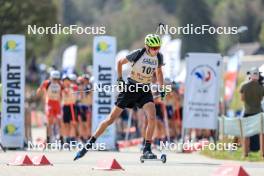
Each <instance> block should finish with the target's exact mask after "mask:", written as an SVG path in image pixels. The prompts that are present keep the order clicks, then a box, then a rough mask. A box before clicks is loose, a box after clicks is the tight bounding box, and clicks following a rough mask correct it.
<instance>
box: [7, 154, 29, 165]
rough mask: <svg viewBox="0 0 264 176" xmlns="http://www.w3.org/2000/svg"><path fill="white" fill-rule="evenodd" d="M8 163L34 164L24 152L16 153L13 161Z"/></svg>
mask: <svg viewBox="0 0 264 176" xmlns="http://www.w3.org/2000/svg"><path fill="white" fill-rule="evenodd" d="M7 165H12V166H32V165H33V163H32V161H31V160H30V158H29V157H28V155H26V154H23V155H16V157H15V158H14V160H13V161H11V162H10V163H8V164H7Z"/></svg>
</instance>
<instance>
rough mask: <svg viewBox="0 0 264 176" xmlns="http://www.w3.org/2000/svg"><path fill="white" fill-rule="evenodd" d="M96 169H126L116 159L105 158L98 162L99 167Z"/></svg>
mask: <svg viewBox="0 0 264 176" xmlns="http://www.w3.org/2000/svg"><path fill="white" fill-rule="evenodd" d="M94 169H98V170H124V169H123V168H122V167H121V165H120V164H119V163H118V162H117V161H116V159H114V158H113V159H104V160H100V161H98V163H97V167H95V168H94Z"/></svg>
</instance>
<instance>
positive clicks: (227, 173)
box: [212, 164, 249, 176]
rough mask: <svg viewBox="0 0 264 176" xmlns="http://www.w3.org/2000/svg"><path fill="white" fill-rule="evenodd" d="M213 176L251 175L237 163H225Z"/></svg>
mask: <svg viewBox="0 0 264 176" xmlns="http://www.w3.org/2000/svg"><path fill="white" fill-rule="evenodd" d="M212 176H249V174H248V173H247V172H246V171H245V170H244V168H243V167H242V166H240V165H237V164H223V165H221V166H220V168H218V169H217V170H216V171H215V172H214V173H213V175H212Z"/></svg>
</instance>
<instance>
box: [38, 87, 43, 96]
mask: <svg viewBox="0 0 264 176" xmlns="http://www.w3.org/2000/svg"><path fill="white" fill-rule="evenodd" d="M42 91H43V84H41V85H40V86H39V88H38V89H37V96H40V94H41V92H42Z"/></svg>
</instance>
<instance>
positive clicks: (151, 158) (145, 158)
mask: <svg viewBox="0 0 264 176" xmlns="http://www.w3.org/2000/svg"><path fill="white" fill-rule="evenodd" d="M145 161H161V162H162V163H166V161H167V156H166V155H165V154H162V155H161V156H160V158H157V155H155V154H153V153H152V152H149V151H147V152H145V153H144V154H143V155H142V156H141V157H140V162H141V163H144V162H145Z"/></svg>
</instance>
